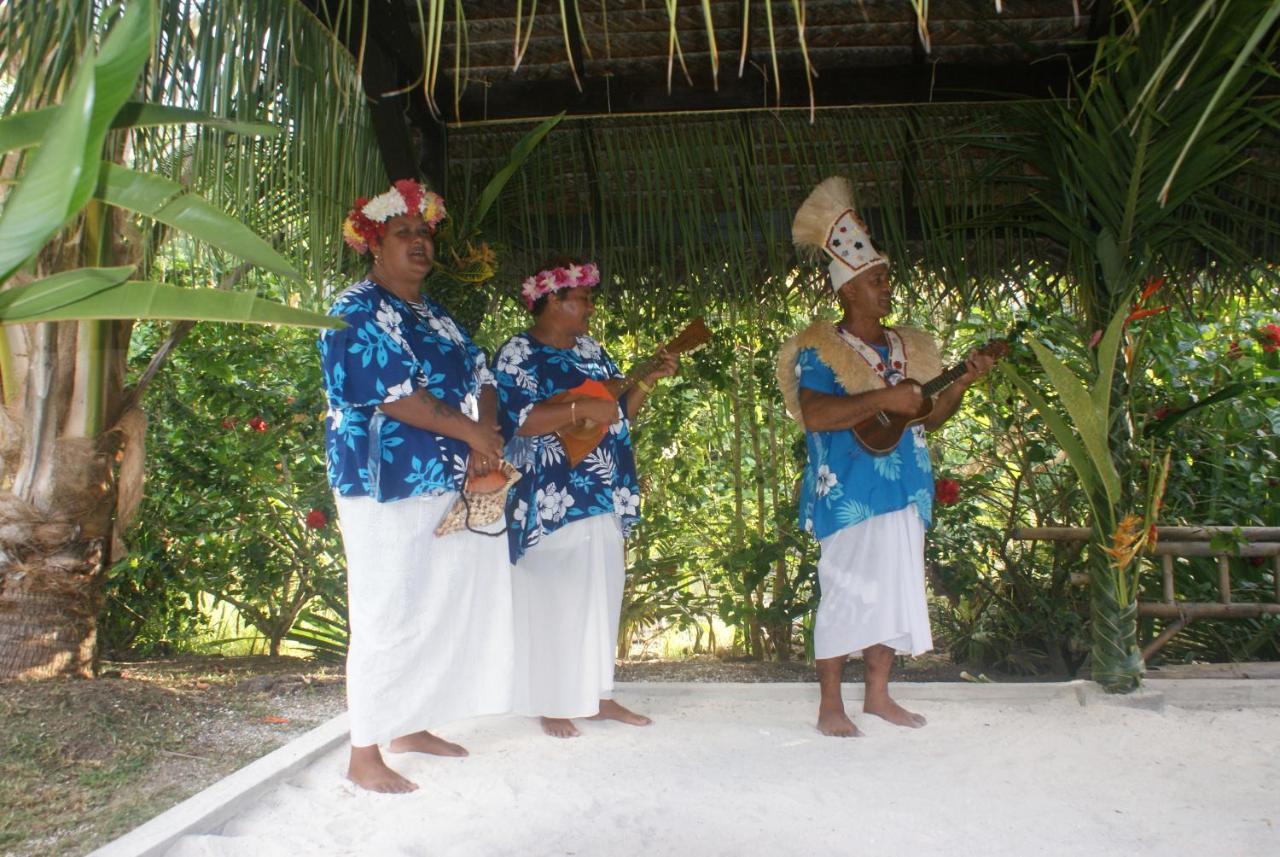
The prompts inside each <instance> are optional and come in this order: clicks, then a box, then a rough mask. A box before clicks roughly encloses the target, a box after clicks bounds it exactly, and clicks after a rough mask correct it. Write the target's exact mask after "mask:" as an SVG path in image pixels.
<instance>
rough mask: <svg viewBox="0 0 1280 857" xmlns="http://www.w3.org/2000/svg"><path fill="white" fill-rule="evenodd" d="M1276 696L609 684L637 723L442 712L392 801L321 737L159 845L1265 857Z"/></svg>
mask: <svg viewBox="0 0 1280 857" xmlns="http://www.w3.org/2000/svg"><path fill="white" fill-rule="evenodd" d="M1179 684H1182V683H1170V684H1169V687H1171V688H1172V687H1173V686H1174V685H1179ZM1264 684H1272V683H1264ZM1276 690H1280V688H1271V689H1270V691H1273V692H1270V693H1269V696H1268V697H1267V699H1266V701H1265V702H1264V704H1262V705H1257V704H1251V703H1249V702H1248V700H1249V699H1252V700H1254V701H1255V702H1256V701H1257V700H1258V699H1259V696H1258V694H1256V693H1255V694H1253V696H1252V697H1248V696H1246V697H1242V698H1243V699H1245V700H1246V703H1245V704H1238V703H1237V702H1232V701H1228V702H1226V703H1222V702H1219V703H1218V704H1216V705H1209V706H1208V707H1206V703H1207V702H1210V701H1211V700H1212V699H1213V698H1214V696H1215V695H1216V694H1215V692H1214V691H1212V690H1203V689H1202V691H1198V692H1197V693H1196V694H1191V693H1188V692H1179V693H1174V692H1172V691H1170V692H1168V693H1167V694H1166V695H1165V696H1164V703H1165V704H1163V705H1161V700H1160V698H1159V697H1158V694H1154V695H1152V696H1149V697H1148V698H1147V699H1146V703H1147V704H1148V705H1150V706H1151V708H1143V707H1133V706H1132V704H1131V703H1132V702H1134V700H1130V701H1129V703H1130V704H1115V703H1113V702H1112V701H1110V700H1103V699H1099V698H1098V697H1097V696H1096V695H1094V694H1086V695H1085V696H1084V697H1083V702H1085V703H1087V704H1082V697H1081V696H1080V693H1081V692H1080V691H1078V690H1077V689H1076V688H1074V687H1071V686H1063V685H1058V686H1050V687H1049V688H1046V686H1044V685H1039V686H1026V687H1018V686H1007V685H950V684H921V685H902V686H900V690H899V697H900V698H901V699H903V701H904V702H908V705H909V707H911V708H913V709H915V710H917V711H920V712H921V713H923V714H925V715H926V716H927V717H928V718H929V721H930V722H929V725H928V726H927V727H925V728H924V729H922V730H919V731H912V730H906V729H900V728H897V727H893V726H890V725H889V724H887V723H884V722H883V721H879V720H877V719H875V718H869V717H858V718H857V720H858V722H859V724H860V725H861V727H862V729H863V730H864V731H865V732H866V733H867V734H866V737H864V738H861V739H845V740H840V739H832V738H824V737H823V736H821V735H819V734H818V733H817V732H816V731H815V730H814V729H813V727H812V722H813V720H814V714H815V708H816V699H817V688H816V687H815V686H813V685H794V684H792V685H781V684H774V685H705V684H699V685H659V684H635V685H621V686H620V687H619V694H618V698H619V701H621V702H623V703H624V704H626V705H630V706H632V707H633V708H635V709H636V710H640V711H644V712H647V713H649V714H651V715H652V716H653V717H654V718H655V721H656V722H655V724H654V725H653V726H651V727H648V728H644V729H637V728H633V727H627V726H622V725H620V724H615V723H586V724H583V726H582V730H583V735H582V737H580V738H577V739H574V740H567V741H566V740H555V739H552V738H547V737H544V736H543V735H542V734H541V733H540V732H539V730H538V727H537V725H536V723H535V722H534V721H531V720H528V719H523V718H514V717H504V718H487V719H482V720H472V721H466V722H463V723H458V724H454V725H453V726H451V727H449V728H445V729H441V730H439V731H440V733H441V734H443V735H445V736H446V737H448V738H451V739H454V740H458V741H461V742H462V743H464V744H466V745H467V746H468V747H469V748H470V750H471V752H472V756H471V758H469V759H463V760H452V759H450V760H443V759H435V758H427V757H405V756H396V757H392V758H393V759H394V760H395V762H394V764H395V765H396V766H397V767H398V768H399V769H400V770H401V771H403V772H404V773H406V774H407V775H408V776H410V777H411V778H413V779H415V780H417V781H418V782H419V783H420V784H421V785H422V787H423V788H422V789H421V790H420V791H419V792H417V793H416V794H413V795H410V796H396V797H391V796H380V795H370V794H366V793H357V792H356V791H355V790H354V789H353V788H352V787H351V786H349V785H348V784H347V783H346V782H345V781H344V780H343V779H342V776H341V773H342V770H343V763H344V761H345V749H340V750H338V751H335V752H333V753H330V754H328V755H326V756H323V757H321V758H320V759H319V760H318V761H316V762H315V763H314V764H313V765H312V766H311V767H310V768H309V769H307V770H306V771H305V772H303V773H302V774H300V775H298V776H296V777H294V778H293V779H292V780H291V781H290V782H288V783H285V784H283V785H281V786H279V787H277V788H276V789H275V790H274V791H272V792H269V793H268V794H267V795H266V796H265V797H264V798H262V800H261V801H260V802H259V803H258V804H257V805H256V806H255V807H254V808H252V809H250V810H248V811H246V812H244V813H242V814H241V815H240V816H239V817H237V818H236V819H234V820H232V821H230V822H228V823H227V824H226V825H225V826H224V828H223V830H222V835H220V836H200V837H187V838H185V839H183V840H182V841H180V842H179V844H178V845H177V846H176V847H175V848H174V849H172V850H171V851H170V855H172V857H196V855H226V857H232V855H234V857H245V855H253V857H271V855H281V857H283V855H290V857H292V855H297V854H317V855H357V854H358V855H388V857H389V856H390V855H397V857H398V855H404V857H408V855H415V857H418V855H586V857H594V855H602V857H625V855H667V854H681V855H697V857H711V855H734V857H742V855H757V854H760V855H765V854H767V855H792V854H795V855H822V854H831V855H850V854H868V855H932V854H939V855H942V854H945V855H970V854H972V855H984V857H990V855H1033V854H1034V855H1041V854H1062V855H1068V854H1070V855H1079V854H1087V855H1090V857H1096V855H1109V854H1115V855H1122V854H1123V855H1134V854H1153V855H1154V854H1161V855H1177V854H1198V855H1214V857H1218V855H1258V854H1280V707H1277V703H1278V702H1280V693H1275V692H1274V691H1276ZM857 692H858V688H857V687H856V686H851V687H850V688H849V690H848V694H847V695H848V697H849V698H851V699H852V698H854V697H855V696H856V695H857ZM1219 698H1220V697H1219ZM1138 702H1141V700H1138ZM856 704H857V703H855V705H856ZM1153 709H1156V710H1153Z"/></svg>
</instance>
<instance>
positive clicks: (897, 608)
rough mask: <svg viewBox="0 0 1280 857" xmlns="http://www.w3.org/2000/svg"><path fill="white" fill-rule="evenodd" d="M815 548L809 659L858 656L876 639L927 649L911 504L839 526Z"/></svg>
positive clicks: (919, 539)
mask: <svg viewBox="0 0 1280 857" xmlns="http://www.w3.org/2000/svg"><path fill="white" fill-rule="evenodd" d="M821 547H822V555H821V558H820V559H819V560H818V582H819V584H820V585H821V587H822V600H821V601H819V602H818V615H817V617H816V619H815V620H814V625H813V656H814V657H815V658H838V657H840V656H842V655H853V656H854V657H857V656H859V655H861V654H862V650H863V649H865V648H867V647H868V646H875V645H883V646H888V647H890V648H892V649H893V650H894V651H896V652H897V653H898V654H912V655H919V654H923V653H924V652H927V651H929V650H930V649H932V648H933V635H932V633H931V632H930V630H929V608H928V604H927V602H926V599H925V583H924V524H923V523H922V522H921V521H920V516H919V515H917V514H916V509H915V506H914V505H912V506H907V508H905V509H899V510H898V511H896V512H889V513H887V514H884V515H876V516H875V517H874V518H868V519H867V520H865V521H863V522H862V523H860V524H855V525H854V526H852V527H846V528H845V529H843V530H840V531H839V532H836V533H833V534H831V535H830V536H827V537H826V538H825V539H823V540H822V542H821Z"/></svg>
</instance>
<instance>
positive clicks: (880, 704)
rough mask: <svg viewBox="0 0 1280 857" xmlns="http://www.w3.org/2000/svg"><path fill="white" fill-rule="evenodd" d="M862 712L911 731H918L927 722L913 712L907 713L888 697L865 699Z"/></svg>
mask: <svg viewBox="0 0 1280 857" xmlns="http://www.w3.org/2000/svg"><path fill="white" fill-rule="evenodd" d="M862 710H863V711H864V712H866V713H867V714H874V715H876V716H877V717H883V718H884V719H885V720H888V721H889V722H890V723H893V724H895V725H897V726H907V727H910V728H911V729H919V728H920V727H921V726H923V725H925V723H927V722H928V721H927V720H925V719H924V716H923V715H920V714H916V713H915V712H914V711H907V709H905V708H903V707H902V706H901V705H899V704H898V703H896V702H894V701H893V699H892V698H890V697H888V696H885V697H883V698H869V699H867V700H866V701H865V702H863V703H862Z"/></svg>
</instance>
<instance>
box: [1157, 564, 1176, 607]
mask: <svg viewBox="0 0 1280 857" xmlns="http://www.w3.org/2000/svg"><path fill="white" fill-rule="evenodd" d="M1160 570H1161V572H1162V574H1163V577H1164V602H1165V603H1166V604H1172V603H1173V602H1174V600H1175V598H1174V594H1173V555H1172V554H1165V555H1164V556H1162V557H1160Z"/></svg>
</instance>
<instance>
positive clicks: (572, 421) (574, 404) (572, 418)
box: [569, 402, 578, 425]
mask: <svg viewBox="0 0 1280 857" xmlns="http://www.w3.org/2000/svg"><path fill="white" fill-rule="evenodd" d="M576 407H578V403H577V402H570V403H569V423H570V424H571V425H573V424H576V423H577V422H578V418H577V417H575V416H574V415H573V411H574V408H576Z"/></svg>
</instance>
